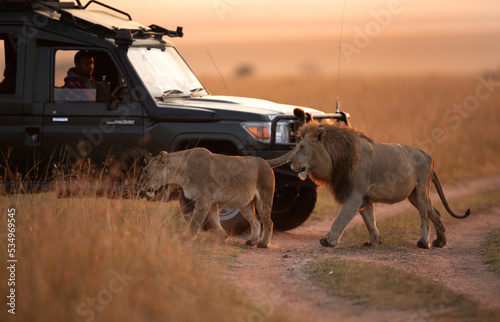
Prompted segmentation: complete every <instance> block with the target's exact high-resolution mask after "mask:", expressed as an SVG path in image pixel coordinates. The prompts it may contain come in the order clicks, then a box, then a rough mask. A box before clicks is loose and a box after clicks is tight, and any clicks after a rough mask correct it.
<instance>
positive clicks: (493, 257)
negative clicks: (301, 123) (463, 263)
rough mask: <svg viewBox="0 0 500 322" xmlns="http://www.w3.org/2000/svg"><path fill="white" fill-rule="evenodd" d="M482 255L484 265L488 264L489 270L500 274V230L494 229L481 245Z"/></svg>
mask: <svg viewBox="0 0 500 322" xmlns="http://www.w3.org/2000/svg"><path fill="white" fill-rule="evenodd" d="M482 251H483V254H484V256H485V262H486V264H489V265H490V267H491V270H493V271H495V272H497V273H499V274H500V228H499V229H495V230H493V231H492V232H491V234H490V235H489V236H488V238H487V240H486V241H485V242H484V243H483V247H482Z"/></svg>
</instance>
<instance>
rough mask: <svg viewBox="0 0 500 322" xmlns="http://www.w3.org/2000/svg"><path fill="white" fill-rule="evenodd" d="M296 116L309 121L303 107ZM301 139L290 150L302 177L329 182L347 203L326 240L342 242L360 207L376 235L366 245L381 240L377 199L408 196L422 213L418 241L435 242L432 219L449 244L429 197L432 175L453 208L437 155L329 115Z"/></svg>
mask: <svg viewBox="0 0 500 322" xmlns="http://www.w3.org/2000/svg"><path fill="white" fill-rule="evenodd" d="M295 114H296V116H297V117H298V118H299V119H300V120H301V121H302V122H304V121H305V114H304V112H303V111H302V110H300V109H296V111H295ZM299 137H300V139H301V141H300V142H299V143H298V144H297V146H296V147H295V148H294V149H293V150H292V151H291V152H290V153H289V154H288V163H290V165H291V168H292V170H294V171H296V172H298V173H299V176H300V178H302V179H305V178H306V177H307V176H308V175H309V177H310V178H311V179H312V180H313V181H315V182H317V183H326V185H327V186H328V188H329V189H330V192H331V193H332V194H333V196H334V197H335V199H336V200H337V201H338V202H339V203H341V204H343V206H342V209H341V210H340V213H339V215H338V217H337V218H336V219H335V221H334V222H333V225H332V228H331V230H330V232H328V233H327V234H326V236H325V237H323V238H321V240H320V243H321V245H323V246H329V247H334V246H336V245H337V244H338V243H339V242H340V238H341V237H342V234H343V233H344V229H345V228H346V226H347V224H348V223H349V222H350V221H351V220H352V219H353V218H354V216H355V215H356V213H357V212H358V211H359V213H360V214H361V216H362V217H363V220H364V222H365V224H366V227H367V229H368V232H369V235H370V241H369V242H367V243H365V245H366V246H370V245H377V244H379V243H380V242H381V239H380V234H379V232H378V229H377V226H376V225H375V216H374V209H373V204H374V203H376V202H381V203H388V204H392V203H396V202H398V201H401V200H404V199H406V198H408V200H409V201H410V202H411V204H412V205H413V206H415V208H417V209H418V211H419V214H420V220H421V226H422V232H421V236H420V240H419V241H418V243H417V246H418V247H421V248H429V247H430V243H429V220H428V219H430V220H431V221H432V223H433V224H434V227H435V228H436V234H437V238H436V240H434V241H433V243H432V246H434V247H443V246H444V245H445V244H446V236H445V228H444V225H443V221H442V220H441V214H440V213H439V211H438V210H437V209H436V208H434V206H433V205H432V201H431V199H430V198H429V189H430V184H431V180H432V182H433V183H434V186H435V187H436V189H437V192H438V194H439V197H440V198H441V201H442V202H443V204H444V206H445V208H446V210H447V211H448V212H449V213H450V215H452V216H453V217H455V218H465V217H467V216H469V214H470V210H469V209H467V211H466V213H465V215H463V216H457V215H455V214H454V213H453V212H452V211H451V210H450V208H449V206H448V203H447V201H446V199H445V196H444V193H443V190H442V188H441V184H440V182H439V179H438V177H437V175H436V172H435V171H434V170H433V161H432V159H431V157H430V156H429V155H428V154H427V153H425V152H424V151H422V150H420V149H416V148H413V147H410V146H406V145H399V144H382V143H375V142H373V140H371V139H370V138H369V137H367V136H366V135H365V134H363V133H362V132H360V131H357V130H355V129H353V128H350V127H346V126H343V125H342V124H338V123H335V124H334V123H330V122H328V121H322V122H320V123H319V122H316V121H311V122H309V123H307V124H305V125H303V126H302V127H301V128H300V129H299Z"/></svg>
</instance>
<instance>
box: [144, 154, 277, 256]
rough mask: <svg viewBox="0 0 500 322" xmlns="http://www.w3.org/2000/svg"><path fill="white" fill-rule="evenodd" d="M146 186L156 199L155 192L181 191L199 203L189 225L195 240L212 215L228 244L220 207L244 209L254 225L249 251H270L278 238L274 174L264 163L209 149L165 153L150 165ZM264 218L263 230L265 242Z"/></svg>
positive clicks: (252, 226)
mask: <svg viewBox="0 0 500 322" xmlns="http://www.w3.org/2000/svg"><path fill="white" fill-rule="evenodd" d="M140 183H141V187H142V189H145V190H146V191H147V194H148V195H149V196H150V197H154V192H155V191H156V190H158V189H159V188H161V187H163V186H166V185H177V186H180V187H181V188H182V191H183V194H184V195H183V196H182V197H183V198H187V199H189V200H193V201H194V202H195V203H194V211H193V215H192V217H191V219H190V222H189V230H190V232H191V233H192V235H193V236H194V237H196V235H197V234H198V232H199V230H200V226H201V225H202V224H203V222H204V221H205V218H206V217H207V215H208V220H209V222H210V224H211V226H212V228H213V229H214V230H215V232H216V234H218V235H219V236H220V237H221V238H222V239H223V240H225V239H226V233H225V232H224V230H223V228H222V227H221V225H220V222H219V214H218V204H219V205H221V206H227V207H230V208H239V209H240V211H241V213H242V215H243V217H245V219H246V220H247V221H248V222H249V223H250V228H251V233H250V239H249V240H247V242H246V245H249V246H253V245H255V244H257V247H261V248H267V247H269V242H270V240H271V236H272V232H273V223H272V221H271V208H272V204H273V197H274V173H273V171H272V169H271V166H270V164H269V163H268V161H265V160H264V159H261V158H257V157H236V156H226V155H221V154H213V153H211V152H210V151H208V150H207V149H204V148H194V149H190V150H185V151H178V152H173V153H167V152H165V151H162V152H160V154H159V155H158V156H155V157H154V158H152V159H151V160H150V161H149V162H148V164H147V165H146V167H145V168H144V170H143V172H142V175H141V178H140ZM254 207H255V209H256V210H257V212H258V214H259V215H258V216H256V214H255V212H254ZM259 217H260V221H262V227H263V234H262V238H261V240H260V241H258V239H259V234H260V222H259V219H258V218H259ZM257 242H258V243H257Z"/></svg>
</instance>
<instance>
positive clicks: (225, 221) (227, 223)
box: [207, 207, 250, 236]
mask: <svg viewBox="0 0 500 322" xmlns="http://www.w3.org/2000/svg"><path fill="white" fill-rule="evenodd" d="M219 219H220V225H221V226H222V228H224V230H225V231H226V234H227V235H229V236H234V235H239V234H242V233H244V232H245V231H246V230H247V229H248V228H250V224H249V223H248V221H247V220H246V219H245V218H244V217H243V215H242V214H241V212H240V210H239V209H232V208H227V207H222V208H219ZM207 224H208V223H207ZM208 225H210V224H208Z"/></svg>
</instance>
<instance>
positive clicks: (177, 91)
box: [160, 89, 184, 101]
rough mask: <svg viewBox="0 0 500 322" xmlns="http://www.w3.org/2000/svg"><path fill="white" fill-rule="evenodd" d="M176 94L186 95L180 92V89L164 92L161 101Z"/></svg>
mask: <svg viewBox="0 0 500 322" xmlns="http://www.w3.org/2000/svg"><path fill="white" fill-rule="evenodd" d="M174 94H184V92H183V91H180V90H178V89H169V90H168V91H164V92H163V94H162V95H161V97H160V99H161V100H162V101H164V100H165V99H166V98H167V97H168V96H170V95H174Z"/></svg>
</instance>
